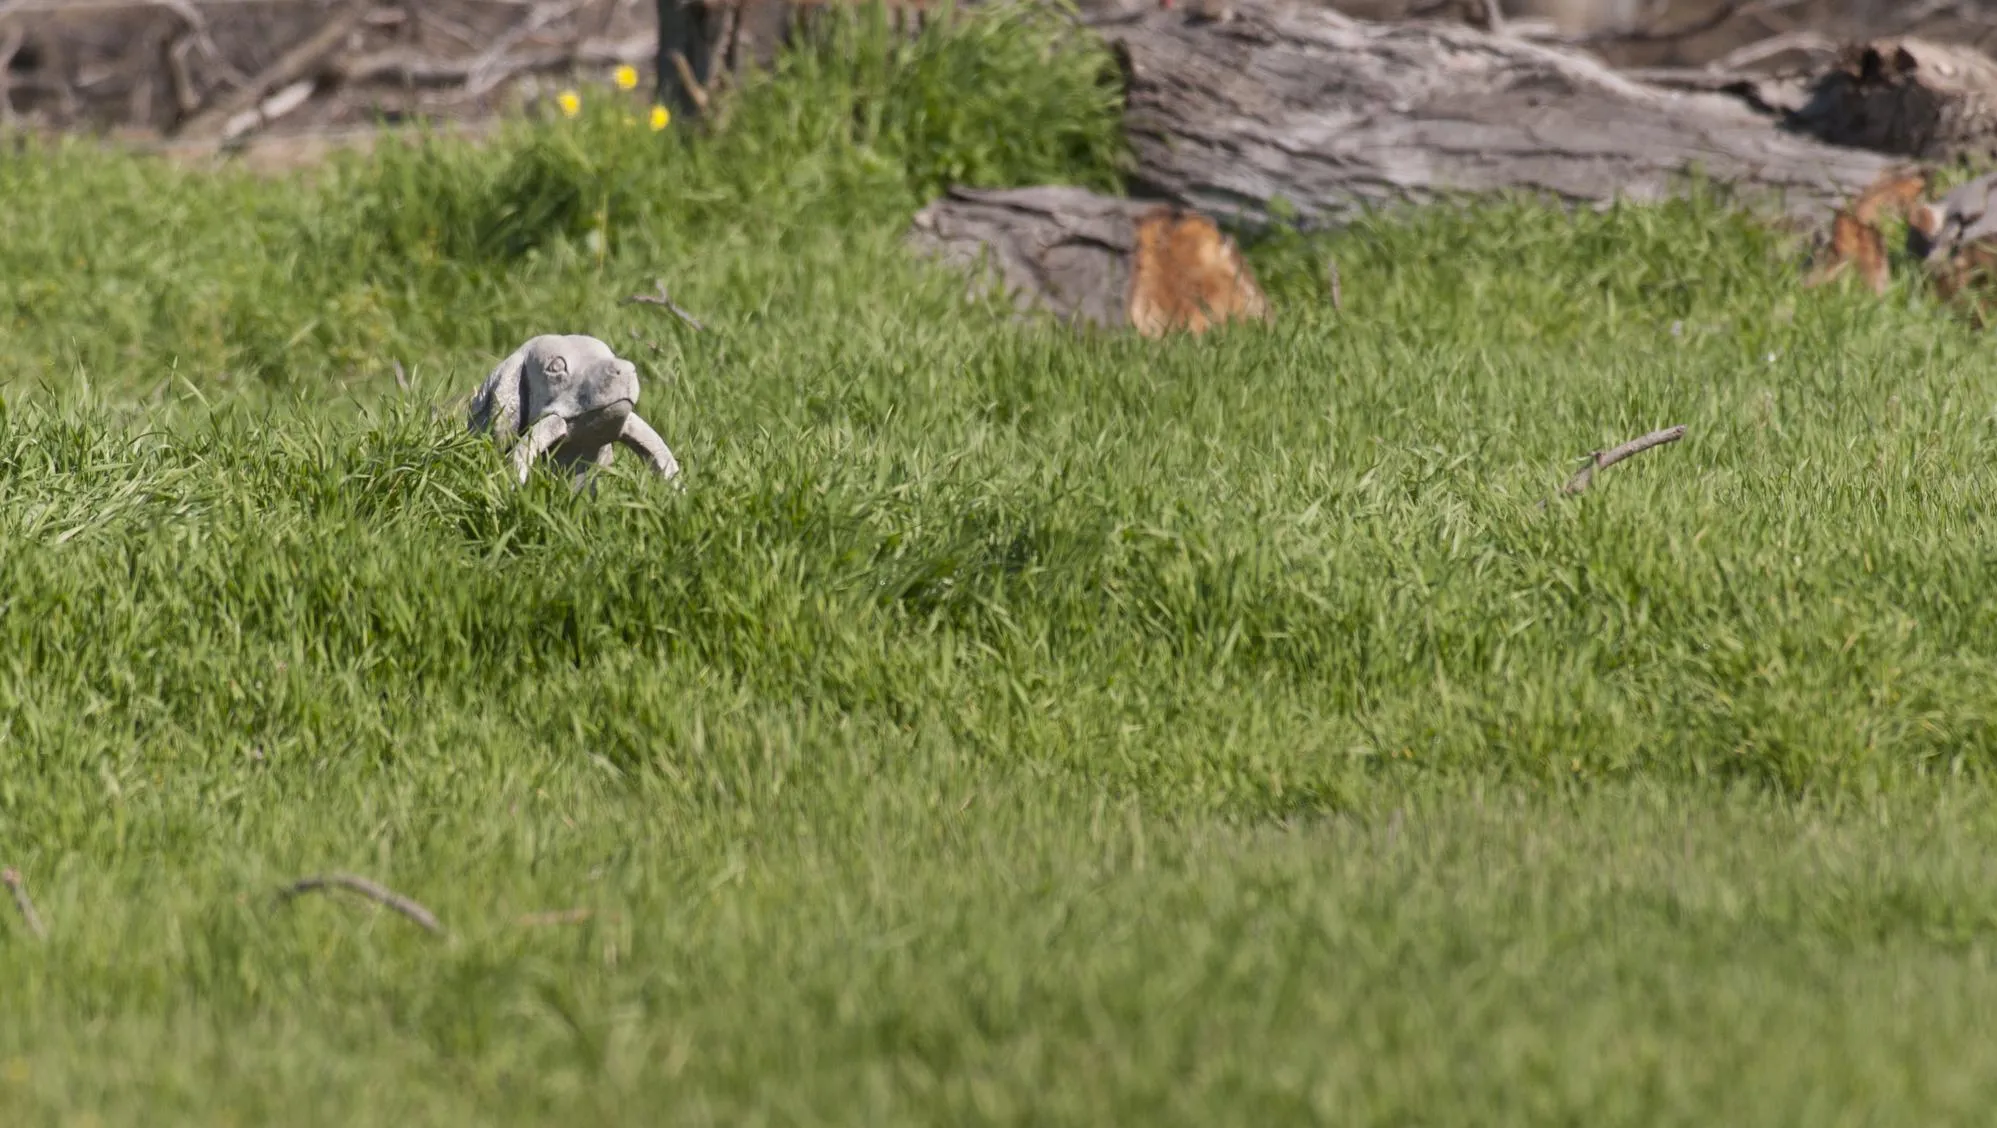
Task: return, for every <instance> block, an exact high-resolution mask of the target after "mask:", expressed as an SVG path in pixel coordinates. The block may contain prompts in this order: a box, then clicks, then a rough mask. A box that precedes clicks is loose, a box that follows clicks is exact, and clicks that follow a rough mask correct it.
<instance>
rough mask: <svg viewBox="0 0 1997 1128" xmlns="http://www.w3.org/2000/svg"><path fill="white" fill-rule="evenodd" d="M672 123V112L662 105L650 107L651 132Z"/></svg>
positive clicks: (655, 131)
mask: <svg viewBox="0 0 1997 1128" xmlns="http://www.w3.org/2000/svg"><path fill="white" fill-rule="evenodd" d="M672 123H673V112H672V111H671V110H668V109H667V108H665V107H664V106H653V107H652V132H654V133H657V132H658V131H659V130H661V129H664V128H665V127H667V126H668V125H671V124H672Z"/></svg>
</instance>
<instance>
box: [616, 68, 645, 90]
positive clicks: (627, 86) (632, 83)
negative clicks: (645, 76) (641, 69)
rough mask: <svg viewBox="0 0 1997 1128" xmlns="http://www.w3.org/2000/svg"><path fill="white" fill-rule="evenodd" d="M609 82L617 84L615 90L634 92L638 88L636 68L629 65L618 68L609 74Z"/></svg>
mask: <svg viewBox="0 0 1997 1128" xmlns="http://www.w3.org/2000/svg"><path fill="white" fill-rule="evenodd" d="M610 80H611V81H612V82H615V83H616V84H617V89H619V90H636V89H637V88H638V68H637V67H634V66H630V65H625V66H621V67H618V68H617V69H616V70H614V71H612V72H610Z"/></svg>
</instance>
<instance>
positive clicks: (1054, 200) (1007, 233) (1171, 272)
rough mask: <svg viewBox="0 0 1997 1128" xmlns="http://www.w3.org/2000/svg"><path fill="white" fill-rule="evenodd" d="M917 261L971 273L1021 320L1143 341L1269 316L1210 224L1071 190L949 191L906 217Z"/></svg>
mask: <svg viewBox="0 0 1997 1128" xmlns="http://www.w3.org/2000/svg"><path fill="white" fill-rule="evenodd" d="M909 241H910V243H911V244H912V245H913V246H914V247H915V249H916V250H917V251H918V253H922V254H925V255H929V256H933V257H936V258H938V259H941V260H942V261H944V262H947V263H950V264H952V265H956V266H959V267H966V268H970V269H972V270H974V271H975V272H976V273H975V274H974V276H973V292H974V293H978V292H985V291H986V290H987V288H988V287H990V286H993V285H996V286H998V287H999V289H1000V290H1001V292H1003V293H1006V294H1008V295H1010V296H1011V297H1012V299H1013V301H1014V304H1015V305H1016V306H1018V307H1019V308H1020V309H1022V310H1031V309H1035V308H1039V309H1043V310H1046V311H1048V312H1051V313H1053V314H1054V315H1055V316H1057V317H1059V318H1061V319H1062V320H1065V321H1069V322H1074V323H1084V324H1089V325H1094V326H1097V327H1100V328H1106V329H1119V328H1131V329H1135V330H1137V331H1138V332H1139V333H1141V334H1143V335H1145V336H1147V337H1156V336H1162V335H1163V334H1165V333H1168V332H1171V331H1174V330H1180V329H1183V330H1186V331H1189V332H1193V333H1201V332H1204V331H1206V330H1207V329H1208V328H1210V327H1211V326H1213V325H1217V324H1222V323H1225V322H1228V321H1235V320H1242V319H1249V320H1263V319H1266V318H1267V317H1268V316H1269V304H1268V301H1267V299H1266V298H1264V296H1263V294H1262V291H1261V289H1260V287H1258V286H1257V285H1256V282H1255V276H1254V274H1253V273H1252V272H1251V271H1250V270H1249V268H1248V264H1247V262H1246V261H1245V260H1243V258H1242V257H1241V253H1240V251H1239V250H1238V249H1237V248H1236V247H1235V245H1234V243H1233V242H1232V241H1231V240H1229V239H1228V238H1227V236H1225V235H1224V234H1222V233H1221V231H1220V230H1219V228H1217V227H1215V226H1214V224H1213V222H1212V221H1211V220H1208V219H1207V218H1205V217H1204V216H1200V215H1196V214H1193V213H1190V212H1186V211H1183V210H1181V209H1178V208H1173V207H1170V206H1167V205H1161V204H1159V203H1157V202H1156V201H1146V200H1128V199H1117V198H1113V197H1108V196H1098V195H1096V194H1094V193H1092V192H1089V191H1086V190H1084V189H1081V188H1069V187H1047V188H1018V189H1005V190H997V191H979V190H975V189H968V188H958V189H954V190H952V191H951V192H950V193H949V195H947V196H945V197H943V198H942V199H939V200H936V201H934V202H932V203H931V204H930V205H929V206H928V207H926V208H924V209H923V210H922V211H921V212H919V213H918V214H917V215H916V217H915V223H914V226H913V228H912V230H911V231H910V233H909Z"/></svg>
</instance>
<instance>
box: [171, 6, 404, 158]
mask: <svg viewBox="0 0 1997 1128" xmlns="http://www.w3.org/2000/svg"><path fill="white" fill-rule="evenodd" d="M369 10H370V5H368V4H367V3H364V2H361V0H349V3H348V4H347V6H346V8H345V9H344V10H342V11H341V12H340V13H339V14H338V15H336V16H333V17H332V18H331V19H329V20H328V21H327V23H326V25H325V26H324V27H322V28H320V29H319V31H318V32H317V33H316V34H314V35H312V36H310V37H309V38H307V39H306V40H305V42H303V43H300V44H299V45H298V46H296V47H293V48H292V49H291V50H289V51H286V52H285V53H284V54H283V55H282V56H280V57H279V58H278V60H277V62H275V63H272V64H271V65H270V66H269V67H267V68H265V69H264V71H263V72H262V73H261V74H258V75H257V76H256V77H254V78H252V79H250V81H249V82H248V83H247V84H245V85H244V86H242V87H240V88H239V89H236V90H233V91H230V92H229V93H228V94H226V95H224V96H222V97H220V98H217V99H215V100H214V101H213V102H211V103H210V104H209V105H207V106H204V107H202V108H201V109H199V110H197V111H195V113H194V116H193V117H190V118H188V119H187V120H186V121H185V122H183V123H182V124H181V127H180V129H179V131H178V132H179V133H180V134H181V135H182V136H186V137H204V136H209V135H212V134H217V133H222V132H224V131H226V130H227V128H228V125H229V122H230V121H232V120H233V119H235V117H236V115H238V114H240V113H242V112H243V111H245V110H250V109H253V108H254V107H255V106H256V105H257V104H258V103H260V102H262V101H263V99H264V96H265V95H266V94H268V93H270V92H271V91H273V90H275V89H277V88H278V87H281V86H285V85H287V84H290V83H294V82H297V81H298V80H300V79H301V78H304V77H305V75H306V74H307V73H308V72H309V71H311V70H312V69H313V68H315V67H317V66H318V65H319V64H320V63H322V62H324V61H325V60H326V58H327V56H329V55H331V54H333V52H335V51H337V50H339V49H340V46H341V45H342V44H344V43H345V42H346V41H347V37H348V36H349V35H352V34H353V32H354V30H355V29H356V28H358V27H360V25H361V20H363V19H365V18H366V17H367V14H368V12H369Z"/></svg>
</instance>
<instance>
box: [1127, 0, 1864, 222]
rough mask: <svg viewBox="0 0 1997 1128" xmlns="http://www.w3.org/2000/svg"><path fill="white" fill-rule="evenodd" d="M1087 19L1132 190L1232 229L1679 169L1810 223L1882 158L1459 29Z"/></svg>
mask: <svg viewBox="0 0 1997 1128" xmlns="http://www.w3.org/2000/svg"><path fill="white" fill-rule="evenodd" d="M1103 34H1104V36H1105V38H1106V39H1107V40H1108V41H1109V42H1110V43H1111V45H1112V46H1113V48H1114V49H1115V51H1116V53H1117V55H1118V59H1119V62H1120V64H1121V66H1122V68H1123V71H1124V77H1125V89H1126V107H1125V127H1126V132H1127V134H1128V136H1129V138H1130V142H1131V145H1132V148H1133V150H1134V154H1135V157H1136V167H1135V170H1134V174H1133V177H1132V187H1133V188H1134V189H1135V190H1136V191H1138V192H1139V193H1140V194H1145V195H1152V196H1156V197H1159V198H1161V199H1167V200H1171V201H1173V202H1174V203H1177V204H1179V205H1182V206H1184V207H1188V208H1191V209H1194V210H1197V211H1200V212H1203V213H1205V214H1207V215H1210V216H1213V217H1215V218H1217V219H1221V220H1223V221H1227V222H1231V223H1236V224H1246V225H1261V224H1264V223H1267V222H1269V221H1270V220H1271V219H1273V218H1275V217H1276V216H1277V214H1278V212H1279V211H1280V210H1288V211H1290V212H1291V213H1293V215H1294V218H1295V220H1296V221H1298V222H1299V223H1300V224H1301V225H1303V226H1305V227H1320V226H1336V225H1339V224H1343V223H1345V222H1347V221H1350V220H1351V219H1354V218H1356V217H1357V216H1359V215H1360V214H1362V213H1363V212H1366V211H1368V210H1372V209H1375V208H1378V207H1380V206H1383V205H1390V204H1396V203H1426V202H1431V201H1435V200H1438V199H1443V198H1448V197H1452V196H1459V195H1469V194H1479V193H1490V192H1498V191H1521V192H1526V193H1531V194H1535V195H1540V196H1547V197H1552V198H1554V199H1558V200H1562V201H1566V202H1570V203H1580V204H1599V203H1606V202H1609V201H1612V200H1616V199H1628V200H1633V201H1655V200H1658V199H1661V198H1664V197H1666V196H1668V195H1670V194H1672V193H1674V192H1676V191H1679V190H1681V189H1682V188H1683V187H1684V186H1685V184H1686V183H1687V182H1688V181H1689V180H1690V179H1691V177H1692V176H1693V175H1694V174H1697V175H1699V176H1702V177H1703V178H1704V179H1706V180H1707V181H1708V182H1710V183H1713V184H1716V185H1719V186H1723V187H1725V188H1728V189H1731V190H1733V191H1734V192H1735V194H1736V195H1738V196H1741V197H1744V198H1750V199H1756V200H1763V201H1772V202H1775V203H1777V204H1778V206H1780V207H1781V208H1782V209H1783V210H1785V211H1787V212H1789V213H1791V214H1795V215H1802V216H1808V217H1810V218H1811V219H1813V220H1822V219H1824V218H1826V217H1828V215H1829V214H1830V212H1831V210H1832V209H1833V208H1834V207H1835V206H1836V205H1837V203H1838V202H1839V201H1841V200H1843V199H1845V198H1847V197H1850V196H1852V195H1855V194H1856V193H1858V192H1860V191H1862V190H1863V189H1864V188H1865V187H1866V186H1867V185H1869V184H1870V183H1872V182H1873V181H1874V180H1875V179H1877V178H1878V176H1879V175H1880V174H1881V173H1882V172H1883V171H1884V170H1885V169H1886V168H1887V167H1888V160H1887V158H1885V157H1884V156H1882V155H1880V154H1877V153H1871V152H1865V151H1860V150H1855V149H1850V148H1841V147H1837V146H1833V145H1829V144H1826V143H1824V142H1822V141H1819V140H1817V139H1815V138H1811V137H1805V136H1802V135H1799V134H1797V133H1795V132H1793V131H1790V130H1787V129H1785V128H1783V127H1782V124H1781V121H1780V120H1779V118H1776V117H1773V116H1771V115H1770V114H1768V113H1765V112H1757V111H1756V110H1755V109H1754V108H1752V107H1751V106H1749V105H1747V104H1746V103H1744V102H1743V101H1742V100H1741V99H1740V98H1738V97H1735V96H1732V95H1730V94H1727V93H1725V92H1717V91H1716V92H1701V91H1695V90H1684V89H1676V90H1674V89H1666V88H1663V87H1659V86H1653V85H1648V84H1645V83H1641V82H1637V81H1634V80H1632V79H1630V78H1628V77H1625V76H1623V75H1619V74H1617V73H1615V72H1614V71H1611V70H1610V69H1609V68H1608V67H1606V66H1605V65H1603V64H1602V63H1600V62H1599V61H1597V60H1595V59H1593V58H1591V57H1589V56H1586V55H1583V54H1580V53H1578V52H1576V51H1572V50H1568V49H1562V48H1558V47H1552V46H1548V45H1544V44H1540V43H1535V42H1529V41H1526V40H1524V39H1520V38H1517V37H1512V36H1506V35H1501V34H1492V33H1489V32H1485V31H1481V30H1478V29H1475V28H1472V27H1466V26H1462V25H1460V24H1448V23H1439V22H1430V23H1416V24H1374V23H1366V22H1362V21H1358V20H1353V19H1350V18H1348V17H1346V16H1343V15H1340V14H1338V13H1337V12H1333V11H1329V10H1326V9H1323V8H1320V7H1316V6H1312V5H1308V4H1303V3H1298V2H1296V0H1240V2H1239V3H1238V4H1237V5H1236V6H1235V7H1234V8H1233V10H1232V12H1231V13H1230V14H1229V17H1228V18H1225V19H1220V20H1215V19H1211V18H1201V17H1197V16H1188V15H1185V14H1182V13H1179V12H1176V11H1157V12H1151V13H1148V14H1146V15H1143V16H1141V17H1139V18H1137V19H1136V20H1134V21H1131V22H1128V23H1121V24H1117V25H1113V26H1108V27H1106V28H1104V31H1103ZM1278 201H1282V202H1283V204H1282V205H1279V204H1278Z"/></svg>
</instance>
